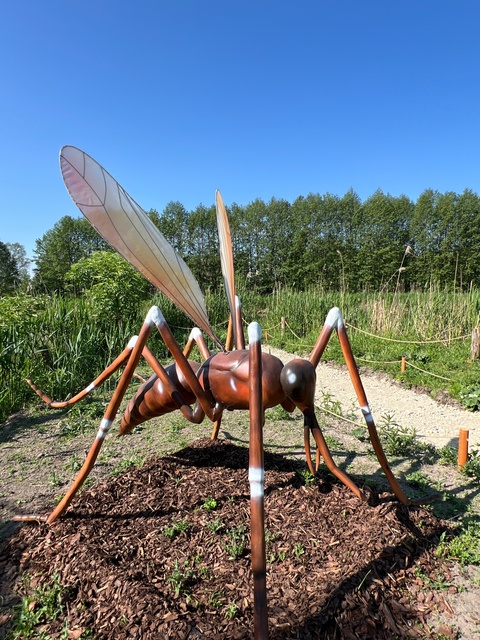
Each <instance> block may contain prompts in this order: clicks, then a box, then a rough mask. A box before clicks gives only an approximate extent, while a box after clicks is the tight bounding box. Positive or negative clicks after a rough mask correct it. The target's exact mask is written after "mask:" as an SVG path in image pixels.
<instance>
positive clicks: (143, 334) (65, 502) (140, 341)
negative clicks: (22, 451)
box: [13, 316, 152, 524]
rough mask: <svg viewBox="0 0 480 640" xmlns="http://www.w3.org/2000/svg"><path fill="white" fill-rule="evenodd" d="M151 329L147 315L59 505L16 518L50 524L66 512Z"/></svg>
mask: <svg viewBox="0 0 480 640" xmlns="http://www.w3.org/2000/svg"><path fill="white" fill-rule="evenodd" d="M151 331H152V324H151V322H150V321H149V318H148V316H147V320H146V321H145V322H144V323H143V326H142V329H141V331H140V334H139V336H138V338H137V340H136V342H135V345H134V346H133V348H132V350H131V353H130V356H129V358H128V361H127V363H126V366H125V369H124V370H123V373H122V375H121V377H120V380H119V382H118V384H117V387H116V389H115V391H114V393H113V396H112V398H111V400H110V402H109V404H108V406H107V409H106V411H105V414H104V416H103V419H102V422H101V423H100V428H99V430H98V433H97V436H96V438H95V440H94V442H93V444H92V446H91V447H90V451H89V452H88V454H87V457H86V459H85V462H84V463H83V466H82V468H81V469H80V471H79V472H78V474H77V477H76V478H75V480H74V481H73V483H72V485H71V486H70V488H69V489H68V491H67V493H66V494H65V496H64V497H63V499H62V500H61V501H60V502H59V503H58V505H57V506H56V507H55V509H54V510H53V511H52V512H51V514H50V515H49V516H48V517H43V516H38V517H37V516H15V517H14V518H13V519H14V520H16V521H28V520H34V519H35V520H39V521H46V522H47V523H48V524H52V523H53V522H55V520H56V519H57V518H58V517H59V516H61V515H62V514H63V513H64V512H65V510H66V509H67V507H68V506H69V504H70V503H71V501H72V500H73V498H74V497H75V495H76V493H77V492H78V490H79V489H80V487H81V486H82V485H83V483H84V482H85V480H86V479H87V477H88V475H89V473H90V471H91V470H92V468H93V465H94V464H95V461H96V459H97V457H98V454H99V452H100V449H101V446H102V444H103V442H104V440H105V436H106V435H107V433H108V431H109V430H110V427H111V425H112V423H113V421H114V419H115V416H116V415H117V412H118V409H119V407H120V403H121V402H122V399H123V396H124V395H125V391H126V390H127V387H128V385H129V383H130V380H131V379H132V376H133V374H134V372H135V368H136V366H137V365H138V361H139V360H140V357H141V355H142V350H143V347H144V345H145V343H146V341H147V339H148V336H149V335H150V333H151Z"/></svg>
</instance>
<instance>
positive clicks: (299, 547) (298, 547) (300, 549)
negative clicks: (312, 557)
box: [293, 542, 305, 558]
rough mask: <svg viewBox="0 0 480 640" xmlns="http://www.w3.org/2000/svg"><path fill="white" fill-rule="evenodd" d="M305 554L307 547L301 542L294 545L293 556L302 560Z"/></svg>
mask: <svg viewBox="0 0 480 640" xmlns="http://www.w3.org/2000/svg"><path fill="white" fill-rule="evenodd" d="M304 553H305V547H304V546H303V544H302V543H301V542H296V543H295V544H294V545H293V555H294V556H295V557H296V558H300V556H303V554H304Z"/></svg>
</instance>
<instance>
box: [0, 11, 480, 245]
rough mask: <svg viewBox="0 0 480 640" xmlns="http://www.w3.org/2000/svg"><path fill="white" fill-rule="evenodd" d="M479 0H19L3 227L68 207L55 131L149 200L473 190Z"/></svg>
mask: <svg viewBox="0 0 480 640" xmlns="http://www.w3.org/2000/svg"><path fill="white" fill-rule="evenodd" d="M479 24H480V3H478V0H469V1H463V0H451V1H447V0H402V1H401V2H400V1H397V2H386V1H385V0H371V1H369V2H359V1H358V0H336V1H335V2H332V1H331V0H329V1H328V2H327V1H323V0H309V1H306V0H295V2H294V1H293V0H290V1H284V0H275V1H273V0H256V1H255V2H253V1H251V0H242V2H238V1H236V0H228V1H227V2H225V0H223V1H219V0H203V1H202V2H199V1H198V0H176V1H175V2H174V1H172V0H171V1H170V2H164V1H162V0H157V1H153V0H150V1H142V0H138V1H137V2H132V1H131V0H130V1H129V2H126V1H124V0H115V2H113V1H112V0H94V1H92V0H83V1H82V2H65V0H45V1H44V2H38V0H17V1H16V2H8V3H4V5H3V6H2V9H1V13H0V71H1V74H0V221H1V225H0V240H1V241H2V242H20V243H21V244H23V245H24V246H25V248H26V250H27V253H28V254H29V255H30V256H32V254H33V249H34V247H35V239H36V238H40V237H41V236H42V235H43V234H44V233H45V232H46V231H48V230H49V229H51V228H52V227H53V225H54V224H55V222H57V221H58V220H59V219H60V218H61V217H62V216H64V215H72V216H77V215H80V213H79V212H78V211H77V209H76V208H75V206H74V205H73V203H72V202H71V201H70V199H69V196H68V194H67V192H66V189H65V187H64V186H63V182H62V180H61V175H60V171H59V168H58V152H59V150H60V148H61V147H62V146H63V145H65V144H71V145H75V146H78V147H80V148H81V149H83V150H84V151H86V152H87V153H89V154H90V155H92V156H93V157H94V158H95V159H96V160H98V161H99V162H100V163H101V164H103V165H104V167H105V168H106V169H107V170H108V171H110V173H112V175H113V176H114V177H115V178H116V179H117V180H118V181H119V182H120V183H121V184H122V186H123V187H124V188H125V189H126V190H127V191H128V192H129V193H130V194H131V195H132V196H133V197H134V198H135V199H136V200H137V202H139V203H140V204H141V205H142V206H143V207H144V208H145V209H147V210H148V209H150V208H156V209H157V210H159V211H162V210H163V208H164V206H165V205H166V204H167V203H168V202H169V201H171V200H179V201H180V202H182V203H183V204H184V205H185V207H186V208H187V209H193V208H194V207H196V206H197V205H198V204H200V203H203V204H205V205H210V204H213V202H214V194H215V189H217V188H219V189H220V190H221V191H222V195H223V197H224V200H225V202H226V203H227V204H231V203H232V202H237V203H238V204H248V203H249V202H251V201H252V200H254V199H255V198H262V199H264V200H269V199H270V198H271V197H276V198H285V199H287V200H289V201H290V202H292V201H293V200H294V199H295V198H296V197H298V196H299V195H307V194H308V193H310V192H313V193H326V192H329V193H332V194H337V195H343V194H344V193H345V192H346V191H348V189H350V188H353V189H354V190H355V191H356V192H357V193H358V194H359V195H360V197H361V198H362V199H366V198H367V197H368V196H370V195H372V194H373V193H374V192H375V191H376V190H377V189H382V190H383V191H384V192H388V193H391V194H392V195H400V194H402V193H403V194H406V195H408V196H409V197H411V198H412V199H414V200H415V199H416V198H417V197H418V195H419V194H420V193H421V192H422V191H423V190H425V189H427V188H433V189H438V190H439V191H441V192H445V191H456V192H462V191H463V190H464V189H465V188H471V189H473V190H474V191H476V192H479V191H480V38H479V37H478V28H479Z"/></svg>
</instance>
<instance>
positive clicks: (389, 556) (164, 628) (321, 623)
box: [0, 441, 448, 640]
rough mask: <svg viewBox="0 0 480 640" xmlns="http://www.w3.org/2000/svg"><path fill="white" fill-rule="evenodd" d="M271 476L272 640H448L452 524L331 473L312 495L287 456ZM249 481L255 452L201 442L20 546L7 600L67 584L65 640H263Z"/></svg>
mask: <svg viewBox="0 0 480 640" xmlns="http://www.w3.org/2000/svg"><path fill="white" fill-rule="evenodd" d="M265 466H266V474H265V475H266V480H265V486H266V500H265V511H266V527H267V534H266V537H267V560H268V564H267V573H268V577H267V586H268V612H269V627H270V637H271V638H302V639H314V638H328V639H330V638H332V639H334V638H344V639H346V640H350V639H351V640H353V639H364V638H379V639H383V638H385V639H389V640H390V639H391V638H425V637H432V638H434V637H435V635H434V633H433V632H430V631H429V627H428V625H427V624H426V619H427V617H428V616H429V614H430V613H431V612H432V611H434V610H435V609H436V610H440V611H442V610H445V608H446V607H448V605H447V604H446V602H445V601H444V598H443V595H442V592H441V591H438V590H434V589H433V588H432V590H429V589H428V588H427V589H426V590H425V576H427V577H430V578H431V580H432V581H433V580H435V579H436V578H438V576H439V575H440V574H441V575H442V576H444V577H447V578H448V568H447V567H445V566H441V565H440V564H439V562H440V560H439V559H437V557H436V555H435V547H436V544H437V543H438V540H439V537H440V535H441V533H442V532H443V531H444V530H445V527H446V525H445V523H443V522H442V521H440V520H438V519H437V518H436V517H435V516H434V515H433V514H432V513H431V512H430V511H428V510H426V509H423V508H421V507H405V506H403V505H400V504H399V503H398V502H397V501H395V500H394V499H393V497H392V496H391V495H390V494H388V495H387V494H382V495H380V496H379V495H378V494H376V493H375V491H373V490H370V489H368V488H366V487H365V488H364V489H365V491H368V492H369V500H368V502H366V503H361V502H359V500H358V499H357V498H356V497H355V496H353V495H352V494H351V493H350V492H349V491H348V490H347V489H346V488H345V487H344V486H343V485H341V484H339V483H338V482H337V481H336V480H334V479H333V478H332V477H331V476H329V475H328V474H326V473H325V474H324V475H320V478H319V479H318V480H317V481H316V482H314V483H313V484H311V485H310V486H305V484H304V482H303V480H302V478H301V476H300V474H299V473H298V472H297V469H296V468H297V467H298V466H299V463H295V462H292V461H290V460H287V459H286V458H284V457H282V456H279V455H276V454H269V453H266V454H265ZM247 467H248V451H247V450H246V449H244V448H241V447H237V446H235V445H233V444H231V443H227V442H222V441H217V442H213V443H212V442H210V441H198V442H196V443H194V444H193V445H192V446H190V447H188V448H185V449H183V450H182V451H180V452H178V453H177V454H175V455H171V456H166V457H164V458H152V459H149V460H148V461H147V462H146V464H145V465H144V466H143V467H141V468H132V469H130V470H128V471H126V472H124V473H123V474H122V475H121V476H119V477H117V478H110V479H108V480H107V481H105V482H103V483H101V484H98V485H95V486H93V488H89V489H87V490H85V491H83V492H82V494H81V496H80V497H78V498H77V499H76V500H75V501H74V502H73V504H72V506H71V507H70V509H69V511H68V512H67V514H66V515H65V516H64V517H63V518H62V519H61V520H60V521H58V522H57V523H55V524H54V525H53V526H51V527H48V526H47V525H44V524H42V525H37V524H28V525H25V526H23V527H22V528H21V529H20V530H19V531H18V532H17V533H15V534H14V535H13V536H12V537H11V538H10V539H9V540H8V541H7V543H6V545H5V546H4V548H3V549H2V552H1V554H0V575H3V576H4V580H3V585H2V591H1V592H0V596H2V598H3V601H4V603H5V602H6V603H8V602H9V598H10V600H11V598H12V597H13V596H12V593H14V592H16V593H17V594H20V595H21V596H22V595H25V594H26V593H27V591H26V587H25V586H23V587H22V585H25V581H23V582H22V580H21V576H22V575H25V574H26V573H28V575H29V576H30V592H31V590H32V589H34V588H35V587H38V586H39V585H44V584H49V582H51V581H52V579H53V576H54V575H55V576H56V580H57V581H58V582H60V583H61V584H62V585H64V586H65V587H66V591H65V594H64V607H65V609H64V610H65V614H64V617H63V619H57V620H56V621H50V622H45V623H44V625H43V627H42V629H43V630H44V632H45V633H46V634H47V635H49V636H50V637H52V638H54V637H60V633H61V632H62V629H65V626H64V624H65V617H66V618H67V621H68V630H69V631H68V637H69V638H80V637H82V634H84V635H83V637H90V638H92V637H93V638H98V639H99V640H103V639H105V640H107V639H113V638H115V639H116V640H119V639H123V638H142V639H147V640H148V639H162V638H174V639H177V638H178V639H180V638H182V639H186V638H218V639H225V638H228V639H230V638H232V639H236V638H238V639H240V638H251V637H252V628H253V614H252V600H253V594H252V576H251V569H250V555H249V485H248V477H247V471H246V469H247ZM212 499H214V501H212ZM208 507H210V508H208ZM242 543H244V544H245V548H244V550H243V552H242ZM235 553H239V554H240V557H234V556H235ZM445 572H447V573H445ZM422 576H423V579H422ZM427 583H428V580H427ZM17 598H18V596H17ZM32 606H35V604H33V605H32ZM7 626H8V624H7V625H6V627H7ZM87 632H90V633H87ZM61 637H64V636H61Z"/></svg>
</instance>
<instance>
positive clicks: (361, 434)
mask: <svg viewBox="0 0 480 640" xmlns="http://www.w3.org/2000/svg"><path fill="white" fill-rule="evenodd" d="M352 436H354V437H355V438H357V440H360V441H361V442H363V441H364V440H366V438H367V430H366V429H365V427H354V428H353V429H352Z"/></svg>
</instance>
